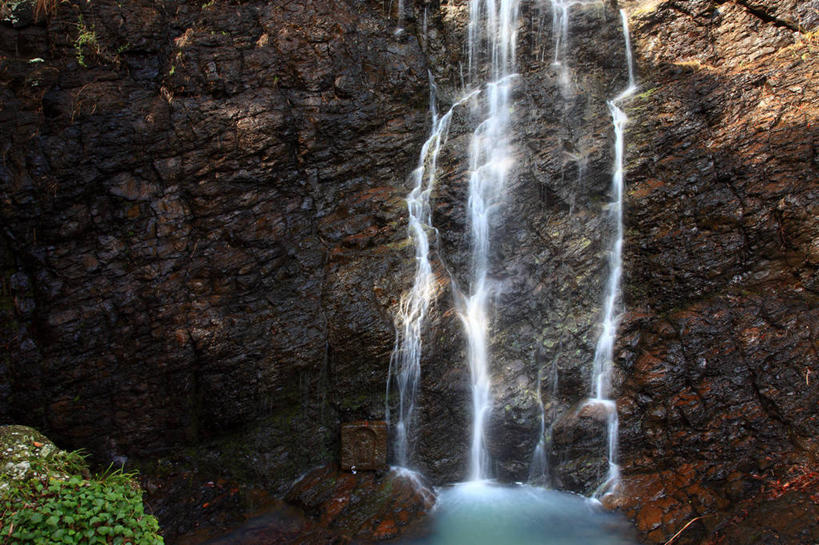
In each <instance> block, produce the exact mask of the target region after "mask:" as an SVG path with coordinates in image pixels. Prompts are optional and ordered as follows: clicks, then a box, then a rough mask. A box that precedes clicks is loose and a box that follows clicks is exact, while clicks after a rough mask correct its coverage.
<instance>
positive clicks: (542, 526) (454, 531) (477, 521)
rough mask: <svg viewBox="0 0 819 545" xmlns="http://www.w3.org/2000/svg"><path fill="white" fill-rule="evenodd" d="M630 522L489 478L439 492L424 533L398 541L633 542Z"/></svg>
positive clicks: (590, 505)
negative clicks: (492, 480) (497, 482)
mask: <svg viewBox="0 0 819 545" xmlns="http://www.w3.org/2000/svg"><path fill="white" fill-rule="evenodd" d="M633 536H634V532H633V529H632V527H631V525H630V524H629V523H628V521H626V520H625V519H624V518H623V517H621V516H618V515H616V514H614V513H610V512H607V511H606V510H605V509H603V508H602V507H600V505H599V504H597V503H596V502H593V501H592V500H589V499H587V498H584V497H582V496H578V495H574V494H567V493H564V492H556V491H554V490H546V489H543V488H536V487H532V486H528V485H514V486H510V485H499V484H496V483H494V482H491V481H475V482H467V483H461V484H457V485H454V486H451V487H447V488H444V489H442V490H441V491H440V494H439V497H438V504H437V505H436V507H435V510H434V511H433V512H432V513H431V514H430V517H429V520H428V522H427V524H425V525H424V530H423V535H417V534H416V535H415V536H413V537H411V538H403V539H401V540H398V541H397V542H396V543H398V544H400V545H634V544H635V543H636V539H635V538H634V537H633Z"/></svg>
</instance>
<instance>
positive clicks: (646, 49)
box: [0, 0, 819, 543]
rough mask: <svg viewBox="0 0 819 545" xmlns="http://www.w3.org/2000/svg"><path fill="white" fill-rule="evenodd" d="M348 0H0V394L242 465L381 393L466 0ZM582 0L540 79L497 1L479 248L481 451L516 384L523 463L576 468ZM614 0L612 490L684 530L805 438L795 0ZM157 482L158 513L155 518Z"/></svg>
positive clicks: (543, 29) (451, 460)
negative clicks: (42, 5)
mask: <svg viewBox="0 0 819 545" xmlns="http://www.w3.org/2000/svg"><path fill="white" fill-rule="evenodd" d="M383 4H384V3H382V2H375V1H363V0H334V1H329V2H328V1H321V2H320V1H318V0H315V1H311V0H307V1H302V2H290V3H281V2H272V3H271V2H253V1H250V2H243V3H232V2H222V1H216V2H209V3H205V4H204V5H203V4H202V3H201V2H199V3H194V2H187V3H185V2H181V3H180V2H158V3H157V2H147V1H141V0H136V1H133V2H131V1H129V2H125V3H115V2H109V1H106V0H99V1H98V0H95V1H94V2H90V3H89V2H77V3H74V4H68V3H63V4H60V5H59V8H58V12H57V14H56V15H55V16H54V17H53V18H52V19H50V20H49V22H48V23H47V24H46V23H35V22H34V21H33V17H31V14H30V13H27V12H25V9H24V8H19V10H22V11H19V13H18V11H15V12H14V14H13V19H14V20H13V21H12V20H11V19H8V20H7V19H4V20H3V22H2V23H0V51H1V52H2V59H0V81H2V83H3V85H2V86H0V97H1V98H2V99H1V100H0V129H1V130H2V134H4V135H7V137H6V139H4V141H3V142H2V146H3V147H2V153H3V157H4V161H2V162H0V184H2V185H0V218H2V229H0V279H1V280H2V284H0V343H2V345H3V346H4V348H5V349H4V350H3V351H2V353H0V417H2V419H4V420H8V421H11V420H15V421H23V422H28V423H32V424H35V425H38V426H40V427H42V428H43V429H45V430H48V432H49V434H50V435H51V436H53V437H54V438H55V439H56V440H58V442H60V443H61V444H64V445H65V446H69V447H86V448H91V449H93V450H94V451H95V453H96V454H97V456H98V457H99V458H101V459H105V460H110V459H111V458H112V457H114V456H127V457H134V456H138V457H143V458H152V459H153V458H156V457H158V456H167V457H171V458H172V457H174V456H177V457H182V458H185V460H184V463H185V464H189V465H191V464H192V465H194V466H195V465H196V464H200V465H199V468H198V471H199V472H200V473H201V474H202V476H203V478H202V480H203V482H205V483H207V482H210V480H212V479H213V477H211V475H222V474H227V475H228V477H229V478H228V481H229V482H230V483H234V482H237V481H238V482H245V483H248V482H252V483H254V486H261V487H265V488H267V490H268V491H272V492H274V493H275V492H282V491H284V490H285V488H286V487H287V486H288V484H289V482H290V481H291V480H292V479H293V478H295V477H296V476H297V475H299V474H300V473H302V472H303V471H304V470H306V469H307V468H309V467H313V466H315V465H317V464H319V463H326V462H327V461H329V460H335V459H336V458H337V457H338V456H339V433H338V430H339V426H340V424H341V423H342V422H349V421H353V420H360V419H369V420H372V419H382V418H383V417H384V392H385V381H386V378H387V367H388V362H389V355H390V352H391V351H392V348H393V342H394V331H393V322H392V317H393V315H394V309H395V305H396V304H397V303H398V300H399V298H400V296H401V294H402V293H403V292H405V291H406V290H408V289H409V287H410V282H411V278H412V272H413V271H412V267H413V263H414V261H413V253H412V249H411V248H409V247H408V246H407V243H406V241H407V238H406V211H405V204H404V202H403V200H402V199H403V197H404V195H405V194H406V192H407V186H408V184H407V183H406V176H407V174H408V173H409V172H410V171H411V170H412V169H413V168H414V166H415V164H416V161H417V156H418V152H419V149H420V145H421V143H422V141H423V139H424V137H425V133H426V131H427V130H428V127H427V125H428V114H427V107H428V91H429V89H428V84H427V70H428V69H429V70H431V71H432V74H433V76H434V77H435V79H436V82H437V85H438V91H439V108H438V110H439V112H441V111H445V110H446V109H447V108H448V107H449V105H450V104H452V103H453V102H454V100H455V99H456V98H457V97H459V95H460V93H461V92H462V88H461V79H460V72H459V70H458V66H459V63H463V61H464V59H463V58H462V56H463V51H464V49H463V37H464V35H465V25H466V21H467V20H468V13H467V9H466V8H467V2H466V0H457V1H455V0H450V1H449V2H441V3H438V2H429V3H427V2H405V3H404V6H405V8H406V13H403V14H400V17H401V18H402V22H403V26H404V31H403V32H401V33H398V34H396V33H395V32H394V31H395V28H396V23H397V19H398V17H399V14H397V13H391V14H387V13H385V12H384V11H383V8H384V5H383ZM611 4H612V3H610V2H605V3H590V4H587V5H575V6H573V7H572V9H571V10H570V21H569V28H570V38H569V47H568V51H569V56H568V57H567V59H565V61H564V66H568V72H567V73H568V74H569V77H568V78H567V81H568V83H567V84H561V79H560V69H559V67H556V66H554V65H553V64H552V61H553V55H554V39H555V37H554V36H553V35H552V26H551V24H552V13H551V11H550V3H549V2H524V3H523V5H522V7H521V10H522V11H521V24H520V28H519V39H518V49H517V51H518V72H519V79H518V83H517V87H516V90H515V93H516V96H515V102H516V104H517V106H516V108H515V111H514V120H513V132H514V134H515V135H516V136H515V142H514V146H515V150H516V159H517V164H516V172H515V173H514V176H513V177H512V181H511V182H510V187H509V188H508V192H507V193H508V197H507V201H506V202H505V203H504V204H503V211H502V212H501V213H500V214H499V215H498V217H497V222H496V225H495V226H494V228H495V231H494V234H493V242H492V244H493V252H494V253H493V255H492V257H491V262H492V264H493V265H492V267H493V268H492V271H491V277H492V280H493V282H494V283H495V285H496V286H497V292H496V297H495V310H494V314H493V317H492V325H491V337H492V344H491V346H490V350H491V353H492V366H491V367H492V369H491V372H492V376H493V385H494V386H493V397H494V407H493V410H492V414H491V418H490V422H489V428H488V449H489V451H490V453H491V456H492V458H493V460H494V462H495V466H494V468H493V471H494V473H495V475H496V476H497V477H498V478H500V479H501V480H527V479H528V478H529V477H530V474H529V470H530V462H531V459H532V454H533V452H534V450H535V446H536V444H537V443H538V439H539V436H540V432H541V430H540V428H541V414H543V415H544V428H545V432H546V434H547V436H548V437H549V438H550V442H549V443H548V445H547V447H546V449H547V452H548V458H549V461H550V462H551V465H550V467H549V469H548V471H547V472H546V473H545V474H543V475H535V476H532V477H533V478H535V479H536V480H538V481H550V482H551V483H553V484H554V485H556V486H559V487H562V488H565V489H570V490H574V491H578V492H583V493H589V492H591V491H592V489H593V487H594V486H595V485H596V484H598V483H599V480H600V478H601V476H602V474H603V473H604V472H605V464H606V460H605V441H604V437H602V429H603V427H604V424H603V417H602V416H601V415H599V414H594V411H591V412H589V410H585V411H584V410H583V408H582V407H581V406H580V405H579V404H578V403H579V402H581V401H582V400H583V399H584V398H585V397H587V396H588V395H589V391H590V385H589V382H590V376H591V366H592V365H591V364H592V358H593V353H594V348H595V342H596V339H597V335H598V334H599V331H598V328H597V323H598V321H599V318H600V316H599V315H600V303H601V299H602V292H603V283H604V280H605V276H606V274H607V272H608V271H607V270H606V261H605V257H606V249H607V247H608V244H609V242H610V230H611V229H610V228H611V226H610V225H608V223H607V221H606V219H605V214H604V210H605V205H606V202H607V201H608V200H609V199H610V196H609V194H608V192H609V184H610V176H611V164H612V149H611V148H612V129H611V121H610V117H609V113H608V111H607V108H606V105H605V100H606V99H609V98H611V97H613V96H615V95H616V94H617V93H619V92H620V91H621V90H622V89H623V88H624V87H625V86H626V84H627V80H626V78H627V72H626V64H625V57H624V44H623V39H622V34H621V27H620V20H619V17H618V15H617V12H616V10H615V9H613V7H612V5H611ZM619 4H620V6H621V7H625V8H626V9H627V10H628V11H629V13H630V14H631V23H632V30H633V40H634V46H635V54H636V61H637V66H638V71H639V72H640V82H641V89H640V92H639V94H638V95H636V96H635V97H634V98H633V99H631V101H630V102H629V103H628V104H626V105H625V107H626V110H627V112H628V114H629V116H630V118H631V120H632V121H631V124H630V125H629V127H628V133H627V135H626V142H627V145H628V149H627V151H626V156H627V161H628V165H627V171H628V172H627V184H628V196H627V201H626V214H625V215H626V222H627V236H626V243H625V252H626V264H625V278H624V288H625V299H626V301H625V302H626V307H627V309H629V313H628V314H627V315H626V316H625V317H624V319H623V322H622V325H621V332H622V334H621V338H620V346H619V350H618V351H617V353H618V356H617V359H616V362H615V366H616V367H617V376H616V377H615V380H614V386H615V390H617V391H619V392H620V396H621V397H620V399H619V400H618V408H619V413H620V420H621V435H622V438H621V448H620V456H621V462H622V464H623V472H624V476H625V484H624V489H623V490H624V494H623V496H622V497H621V500H620V502H619V505H620V507H621V508H622V509H623V510H624V511H625V512H626V513H628V514H629V515H631V516H632V517H633V518H635V520H636V522H637V524H638V527H639V529H640V530H641V532H643V535H644V537H645V538H646V539H647V540H648V541H650V542H657V543H661V542H664V541H666V540H667V539H668V538H669V537H670V535H672V534H673V533H674V532H676V531H677V530H678V529H679V528H680V527H681V526H682V524H684V523H685V522H686V521H688V520H690V518H692V517H694V516H698V515H701V514H706V515H708V516H707V517H706V518H703V519H701V520H700V521H699V522H697V523H695V524H694V525H692V526H691V527H690V528H689V529H688V530H687V531H686V533H685V534H684V535H683V536H681V537H680V538H679V539H680V540H686V539H687V540H689V541H692V542H693V541H695V540H698V539H700V540H701V539H706V537H708V536H710V537H708V538H709V539H711V538H713V539H719V537H720V534H714V533H713V531H714V530H715V529H716V528H718V527H719V528H722V529H723V530H724V531H725V532H728V533H725V534H724V535H733V534H730V532H733V531H734V530H733V529H729V528H728V525H720V523H721V522H722V521H724V520H726V517H727V518H730V517H731V516H733V515H734V514H735V513H733V512H731V513H729V511H730V509H731V505H732V503H735V501H736V500H737V499H740V498H746V497H749V496H751V497H756V496H754V495H755V494H760V495H762V494H763V492H764V490H766V489H767V488H766V487H767V486H768V484H767V483H768V482H769V481H770V482H775V481H776V480H781V478H782V475H781V474H782V473H783V472H784V473H788V472H793V471H797V469H798V468H800V467H803V466H804V465H805V464H808V463H810V462H811V461H815V459H816V454H817V450H816V449H817V444H816V437H817V436H819V434H817V431H819V430H817V427H816V426H817V422H816V418H815V407H816V405H817V402H819V400H818V399H817V395H819V394H817V392H819V390H817V389H816V388H815V383H816V381H817V380H819V368H817V365H818V364H817V359H816V344H817V342H816V331H817V327H819V315H817V310H816V309H817V308H819V305H817V304H816V303H817V301H816V295H817V279H819V276H817V274H819V273H817V270H819V267H817V265H819V251H817V246H816V240H819V232H817V223H816V219H815V218H816V217H817V215H818V214H817V213H818V212H819V211H817V210H816V206H817V204H816V203H817V202H819V199H817V197H819V196H818V195H817V194H816V192H817V189H816V184H815V180H816V179H817V178H818V177H817V165H816V160H815V156H816V153H815V152H816V150H815V148H816V126H817V122H816V111H815V109H814V108H813V104H815V103H816V102H817V97H816V89H815V85H811V83H812V79H811V78H812V77H813V76H812V74H813V73H814V71H815V68H816V58H817V56H816V49H817V42H816V36H815V31H814V32H813V33H811V29H814V28H815V27H816V24H817V16H816V12H815V7H814V3H812V2H799V1H798V0H787V1H782V2H762V1H758V0H731V1H729V0H724V1H707V2H702V1H694V0H691V1H686V0H677V1H675V2H670V1H664V0H660V1H636V0H620V2H619ZM392 5H393V6H395V7H397V5H398V3H395V2H394V3H392ZM15 9H16V10H17V9H18V8H15ZM425 9H426V11H427V19H426V20H427V25H426V27H424V26H423V25H422V24H419V22H421V21H423V20H424V19H423V13H424V10H425ZM80 16H82V18H80ZM3 17H6V15H5V14H4V15H3ZM9 17H11V16H9ZM424 29H425V30H426V33H424ZM92 38H93V39H92ZM82 64H84V65H85V66H86V67H85V68H84V67H83V66H82ZM475 122H476V120H475V119H473V116H472V115H471V113H470V111H469V108H468V107H466V106H465V107H463V108H460V109H457V110H456V111H455V113H454V115H453V123H452V129H451V132H450V136H449V139H448V141H447V145H446V146H445V148H444V149H443V150H442V154H441V157H440V159H439V165H440V167H441V168H440V173H439V181H438V186H437V188H436V190H435V192H434V194H433V196H432V202H433V224H434V226H435V227H436V229H437V239H436V247H435V255H434V256H433V266H434V268H435V272H436V274H437V277H438V281H439V283H438V291H437V295H436V299H435V301H434V304H433V308H432V310H431V312H430V315H429V319H428V322H427V324H426V330H425V333H424V349H423V359H422V368H423V374H422V384H421V391H420V393H419V398H418V403H417V406H418V407H419V408H420V409H419V412H418V414H417V417H416V418H417V421H416V422H415V427H414V430H415V432H414V433H415V459H414V464H415V465H416V466H417V467H418V468H419V469H421V470H422V471H423V472H424V474H425V475H427V476H429V477H430V478H431V479H433V480H434V481H435V482H436V483H443V482H448V481H455V480H458V479H461V478H463V477H464V476H465V475H466V471H467V462H466V458H467V456H468V455H467V452H468V446H469V440H470V431H471V430H470V427H469V426H470V418H471V415H470V414H469V413H470V406H471V402H470V392H469V374H468V369H467V364H466V354H465V340H464V338H463V330H462V326H461V324H460V321H459V318H458V316H457V312H456V310H455V302H454V300H453V296H452V293H453V290H452V287H453V283H457V284H458V285H460V286H462V287H466V285H467V283H468V278H469V270H468V269H469V265H470V263H469V255H470V247H469V246H470V242H469V238H468V232H469V230H468V224H467V214H466V202H467V198H466V195H467V191H468V179H467V165H466V160H465V157H466V150H467V148H468V145H469V138H470V134H471V132H472V130H473V129H474V125H475ZM392 400H393V401H394V400H395V398H394V397H393V398H392ZM179 446H188V447H190V449H189V450H188V451H186V454H184V455H179V451H178V450H175V449H177V447H179ZM160 465H161V464H160ZM185 467H186V468H187V467H189V466H188V465H186V466H185ZM795 468H796V469H795ZM186 471H187V470H186ZM157 472H158V473H159V470H157ZM181 474H182V475H184V476H185V477H184V478H185V479H186V480H190V479H189V476H190V475H189V473H181ZM204 475H207V476H204ZM180 479H181V478H180ZM760 479H761V480H760ZM160 480H161V479H160ZM217 482H218V481H217ZM226 482H227V481H226ZM162 494H165V496H166V497H167V498H174V497H176V496H174V494H173V493H172V492H169V491H167V490H165V491H162V492H161V493H160V496H161V495H162ZM214 494H215V492H214ZM811 494H814V492H813V491H812V490H811V489H808V488H805V489H804V490H802V489H800V493H799V494H797V495H795V496H793V497H792V498H793V499H791V498H788V500H787V501H785V500H782V501H781V502H780V503H781V504H782V505H791V504H792V503H791V502H798V501H802V500H803V499H804V498H805V497H807V498H810V497H811ZM184 496H185V497H187V494H184ZM179 497H182V496H179ZM759 497H760V498H761V497H762V496H759ZM209 501H210V500H208V503H209ZM231 501H233V500H231ZM236 501H237V502H239V500H236ZM171 503H173V502H170V501H169V502H166V505H164V506H162V505H161V506H160V507H159V510H160V517H162V516H165V520H173V521H174V524H173V530H172V531H173V532H177V531H178V533H184V532H185V531H187V530H189V528H185V527H182V526H183V525H184V524H186V522H185V521H189V520H191V516H192V515H190V514H189V513H187V512H185V513H172V512H171V511H170V510H172V509H173V505H170V504H171ZM199 503H200V504H201V503H204V502H199ZM163 509H167V511H162V510H163ZM760 512H761V513H763V514H762V515H760V516H759V517H756V518H755V519H754V520H757V521H759V520H761V519H763V518H764V517H765V516H767V515H766V514H765V513H767V511H765V510H762V511H760ZM163 513H164V515H163ZM725 513H729V514H725ZM732 520H733V519H732ZM177 522H178V524H179V525H180V526H179V527H178V528H177ZM738 524H740V526H738V527H739V528H741V523H738ZM755 524H756V523H755ZM731 528H734V527H731ZM681 542H684V541H681Z"/></svg>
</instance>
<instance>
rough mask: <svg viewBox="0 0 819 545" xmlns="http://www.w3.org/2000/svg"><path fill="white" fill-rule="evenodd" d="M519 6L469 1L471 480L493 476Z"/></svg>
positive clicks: (466, 312)
mask: <svg viewBox="0 0 819 545" xmlns="http://www.w3.org/2000/svg"><path fill="white" fill-rule="evenodd" d="M519 4H520V2H519V0H470V2H469V27H468V43H467V48H468V51H469V65H468V69H469V78H470V84H471V86H472V87H473V88H483V89H484V92H483V93H482V94H481V97H480V100H478V101H477V103H476V104H475V108H476V113H477V114H478V118H479V119H482V121H481V122H480V123H479V124H478V126H477V128H476V129H475V131H474V133H473V134H472V140H471V142H470V146H469V201H468V203H467V208H468V213H469V227H470V238H471V244H472V266H471V271H470V272H471V275H470V286H469V289H470V293H469V294H468V295H463V296H462V297H459V298H458V300H459V301H461V304H460V305H459V307H460V308H459V309H458V311H459V316H460V318H461V321H462V322H463V324H464V329H465V331H466V336H467V343H468V346H467V358H468V361H469V370H470V375H471V386H472V414H473V418H472V442H471V448H470V463H469V467H470V469H469V475H470V479H471V480H481V479H486V478H487V477H488V476H489V466H490V461H489V454H488V451H487V449H486V438H485V434H486V424H487V421H488V418H489V414H490V410H491V406H492V394H491V384H490V375H489V362H490V354H489V347H488V334H489V303H490V298H491V295H492V283H491V280H490V278H489V253H490V247H491V244H490V243H491V224H492V222H493V220H494V219H495V216H496V212H497V209H498V207H499V205H500V204H501V203H502V201H503V196H504V190H505V189H506V186H507V181H508V177H509V174H510V171H511V168H512V166H513V164H514V158H513V155H512V148H511V143H510V140H511V137H510V134H509V132H510V116H511V111H512V106H511V103H510V97H511V94H512V85H513V83H514V80H515V76H516V74H515V70H514V68H515V42H516V37H517V24H518V7H519Z"/></svg>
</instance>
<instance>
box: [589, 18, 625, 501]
mask: <svg viewBox="0 0 819 545" xmlns="http://www.w3.org/2000/svg"><path fill="white" fill-rule="evenodd" d="M620 19H621V21H622V24H623V37H624V40H625V46H626V64H627V65H628V77H629V82H628V87H627V88H626V89H625V90H624V91H623V92H621V93H620V94H619V95H617V96H616V97H615V98H613V99H612V100H609V101H607V104H608V107H609V112H610V113H611V121H612V125H613V126H614V169H613V170H614V174H613V176H612V179H611V192H612V200H611V202H610V203H609V205H608V213H609V214H610V216H611V222H612V224H613V225H614V227H615V230H614V235H615V236H614V240H613V242H612V246H611V249H610V251H609V277H608V281H607V282H606V292H605V297H604V303H603V320H602V331H601V333H600V337H599V338H598V339H597V347H596V349H595V352H594V367H593V369H592V392H591V394H592V396H591V398H590V399H589V400H588V403H595V404H599V405H602V406H603V407H605V409H606V414H607V425H606V429H607V444H608V460H609V471H608V475H607V476H606V480H605V481H604V482H603V483H602V484H601V485H600V486H599V487H598V488H597V490H596V491H595V493H594V497H595V498H598V497H600V496H602V495H604V494H607V493H610V492H613V491H614V490H615V488H616V487H617V484H618V481H619V477H620V468H619V466H618V465H617V431H618V418H617V405H616V403H615V402H614V400H612V399H610V395H611V372H612V359H613V356H614V341H615V339H616V336H617V326H618V324H619V322H620V317H621V316H622V308H621V307H622V303H621V300H620V299H621V298H620V280H621V277H622V275H623V187H624V181H625V180H624V155H625V138H624V131H625V127H626V123H628V116H626V113H625V112H624V111H623V110H622V109H621V108H620V102H621V101H623V100H625V99H626V98H628V97H630V96H631V95H633V94H634V92H635V91H636V90H637V85H636V83H635V81H634V68H633V64H632V56H631V39H630V37H629V31H628V18H627V17H626V13H625V11H623V10H620Z"/></svg>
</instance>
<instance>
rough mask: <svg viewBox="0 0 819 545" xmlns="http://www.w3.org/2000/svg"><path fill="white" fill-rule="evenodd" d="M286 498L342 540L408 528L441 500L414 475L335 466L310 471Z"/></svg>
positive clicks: (384, 535)
mask: <svg viewBox="0 0 819 545" xmlns="http://www.w3.org/2000/svg"><path fill="white" fill-rule="evenodd" d="M285 499H286V501H287V502H289V503H291V504H292V505H295V506H297V507H299V508H301V509H303V510H304V512H305V513H306V514H307V515H308V516H309V517H310V518H312V519H313V520H314V521H315V523H316V524H317V525H318V526H319V527H320V528H322V529H323V530H324V531H325V533H329V534H330V535H331V536H335V537H336V539H339V537H341V538H342V539H344V540H347V541H349V540H350V538H355V539H356V540H362V541H364V542H368V543H369V542H373V541H379V540H384V539H392V538H395V537H397V536H399V535H401V534H403V533H405V532H406V531H407V530H408V529H409V528H410V527H411V526H412V524H413V523H415V522H418V521H419V520H420V519H422V518H423V517H424V515H426V513H428V512H429V511H430V510H432V508H433V507H434V505H435V496H434V494H433V493H432V491H431V490H429V489H427V488H425V487H424V486H423V485H422V484H421V482H420V481H418V480H416V478H415V477H413V476H410V475H404V474H401V473H395V472H388V473H374V472H359V473H356V474H353V473H349V472H340V471H338V470H336V469H334V468H332V467H323V468H319V469H316V470H313V471H311V472H310V473H308V474H307V475H305V476H304V477H303V478H302V479H301V480H300V481H298V482H297V483H295V484H294V485H293V488H291V489H290V490H289V491H288V492H287V495H286V496H285ZM322 537H324V536H322ZM313 542H315V543H326V542H327V541H326V538H325V539H324V540H315V541H310V540H307V541H306V544H305V545H307V544H309V543H313ZM299 543H301V542H299Z"/></svg>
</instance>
